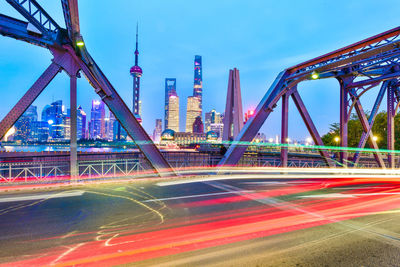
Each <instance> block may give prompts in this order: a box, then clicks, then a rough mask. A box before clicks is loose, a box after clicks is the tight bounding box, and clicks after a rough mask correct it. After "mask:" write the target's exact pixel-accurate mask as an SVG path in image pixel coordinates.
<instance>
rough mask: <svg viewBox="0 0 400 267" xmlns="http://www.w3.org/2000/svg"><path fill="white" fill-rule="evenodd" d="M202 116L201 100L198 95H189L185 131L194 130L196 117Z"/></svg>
mask: <svg viewBox="0 0 400 267" xmlns="http://www.w3.org/2000/svg"><path fill="white" fill-rule="evenodd" d="M198 116H200V117H201V108H200V100H199V98H198V97H195V96H189V97H188V98H187V105H186V129H185V132H187V133H191V132H193V123H194V121H195V119H196V117H198Z"/></svg>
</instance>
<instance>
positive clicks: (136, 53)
mask: <svg viewBox="0 0 400 267" xmlns="http://www.w3.org/2000/svg"><path fill="white" fill-rule="evenodd" d="M138 33H139V23H138V22H136V50H135V66H138V61H139V50H138V43H139V41H138V40H139V34H138Z"/></svg>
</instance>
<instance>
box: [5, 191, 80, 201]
mask: <svg viewBox="0 0 400 267" xmlns="http://www.w3.org/2000/svg"><path fill="white" fill-rule="evenodd" d="M84 193H85V191H83V190H75V191H66V192H61V193H52V194H41V195H30V196H18V197H2V198H0V203H4V202H18V201H29V200H39V199H52V198H63V197H76V196H81V195H83V194H84Z"/></svg>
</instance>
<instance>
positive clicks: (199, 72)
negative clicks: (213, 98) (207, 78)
mask: <svg viewBox="0 0 400 267" xmlns="http://www.w3.org/2000/svg"><path fill="white" fill-rule="evenodd" d="M193 96H194V97H197V98H198V99H199V102H200V117H201V113H202V109H203V69H202V65H201V56H194V84H193Z"/></svg>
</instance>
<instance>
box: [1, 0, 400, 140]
mask: <svg viewBox="0 0 400 267" xmlns="http://www.w3.org/2000/svg"><path fill="white" fill-rule="evenodd" d="M222 2H223V1H222ZM343 3H345V4H344V5H339V4H337V3H336V2H335V3H329V2H327V1H326V2H321V1H319V2H318V1H311V2H310V5H312V6H313V9H312V10H307V9H305V10H304V13H303V14H297V13H296V12H297V10H296V9H301V8H303V9H304V7H302V6H301V5H300V4H299V3H295V4H292V5H288V4H285V3H268V4H265V3H263V2H261V1H255V2H253V3H251V4H250V6H249V7H243V8H242V9H239V7H238V5H236V4H234V5H232V7H230V11H232V12H231V13H230V14H231V16H232V18H230V17H228V18H227V17H222V18H219V17H217V13H219V12H218V10H219V9H222V6H223V4H224V3H217V4H216V8H215V10H214V11H208V10H207V8H206V7H207V4H209V3H207V1H206V2H204V3H202V4H201V5H196V8H197V10H198V12H199V13H204V14H208V15H209V17H210V19H209V20H208V21H207V22H205V23H204V24H199V22H190V23H189V18H188V16H183V17H181V18H180V19H182V20H184V21H185V22H188V23H187V25H182V24H185V23H179V27H172V25H176V20H177V18H174V15H176V14H180V13H182V14H184V13H185V11H187V10H191V9H192V8H193V5H191V4H183V5H180V6H178V5H177V4H174V3H172V4H171V3H170V4H169V5H170V6H167V5H166V4H164V3H160V5H161V7H165V10H166V11H167V12H165V14H164V13H163V14H159V16H156V17H155V18H156V20H155V21H154V22H152V21H150V20H148V19H146V14H148V12H152V11H150V7H149V6H148V5H146V4H144V3H139V4H138V5H137V8H135V9H132V10H134V11H133V12H131V11H129V12H130V13H128V10H129V8H126V7H124V8H121V6H123V5H126V6H130V5H133V4H131V3H129V2H128V1H121V2H119V3H116V4H115V5H116V6H115V7H113V6H110V5H99V6H97V7H96V9H97V10H96V12H98V11H99V10H100V11H102V10H106V9H108V10H109V12H112V9H113V8H115V9H116V10H126V12H122V14H121V18H116V22H115V24H114V22H113V23H110V22H106V21H98V22H96V23H97V24H100V25H99V26H96V27H95V24H96V23H95V22H92V21H85V23H83V25H85V26H82V27H86V28H83V29H82V31H85V41H86V42H87V43H88V44H90V43H91V44H93V43H96V44H97V45H96V48H95V49H94V50H93V51H92V53H93V54H94V55H96V58H98V60H99V62H100V63H101V65H102V66H104V72H105V73H106V74H107V76H108V77H110V79H111V82H112V83H113V84H115V87H116V89H117V91H118V92H119V93H120V94H121V95H122V96H123V98H124V99H125V101H126V102H127V103H128V105H131V104H130V103H129V102H131V101H129V100H130V99H132V78H131V77H130V76H129V75H127V74H126V69H127V68H129V66H131V65H132V60H133V57H132V53H131V51H132V46H133V44H134V26H133V27H132V24H133V25H134V23H132V21H137V20H138V21H140V23H141V25H143V30H141V33H142V34H143V35H141V36H143V37H142V38H141V40H143V41H141V47H142V48H141V50H144V53H143V55H144V56H143V57H142V59H141V62H143V63H141V65H142V67H143V68H145V69H146V77H145V78H144V79H143V80H142V81H141V83H142V86H141V87H142V91H141V93H143V94H142V95H141V99H143V113H144V114H146V115H144V116H145V117H144V122H143V125H144V127H145V129H146V130H147V132H148V133H151V132H152V130H153V128H154V120H155V119H156V118H162V117H163V116H162V112H163V109H162V101H163V100H162V96H161V95H162V92H163V80H164V78H165V77H176V78H177V79H178V88H177V90H178V91H179V96H180V98H181V105H182V107H181V114H180V117H181V118H184V113H182V110H183V112H185V110H186V107H185V105H186V101H183V100H184V99H186V98H187V96H190V95H191V94H192V90H193V73H192V67H193V61H192V60H193V58H192V57H193V55H196V54H201V55H203V57H204V60H205V61H206V62H207V63H206V64H205V66H206V67H205V68H204V72H203V76H204V77H203V78H204V81H205V82H204V84H203V88H204V97H203V98H204V101H203V102H204V105H205V107H203V110H204V111H207V110H211V109H213V108H214V109H216V110H218V111H222V110H223V108H224V107H223V105H224V104H221V103H219V102H221V101H218V98H220V99H223V95H225V94H226V87H227V85H226V79H227V71H228V69H229V68H233V67H237V68H239V69H240V70H241V74H242V75H241V81H242V92H243V95H244V97H243V108H244V110H247V109H249V108H251V107H253V108H254V107H255V106H256V105H257V104H258V102H259V101H260V99H261V97H262V96H263V95H264V94H265V92H266V90H267V89H268V87H269V85H270V84H271V83H272V81H273V80H274V78H275V76H276V75H277V74H278V73H279V71H281V70H282V69H283V68H285V67H289V66H291V65H293V64H296V63H299V62H301V61H303V60H307V59H310V58H312V57H315V56H319V55H321V54H323V53H325V52H328V51H330V50H333V49H336V48H340V47H342V46H345V45H347V44H349V43H352V42H354V41H358V40H360V39H362V38H365V37H368V36H370V35H373V34H376V33H379V32H381V31H383V30H387V29H389V28H393V27H395V26H397V25H398V21H397V18H396V16H397V15H395V14H397V11H398V10H397V9H396V8H393V9H390V10H387V9H384V8H383V7H380V6H379V5H378V4H377V3H375V2H373V1H366V2H364V4H363V6H360V5H358V3H359V2H358V1H346V2H344V1H343ZM393 3H395V2H393ZM46 6H48V10H49V12H50V13H51V15H52V16H53V17H54V18H55V19H56V20H57V21H58V23H60V24H63V19H62V14H61V13H57V12H59V3H58V2H57V3H46ZM80 6H81V10H80V12H81V13H84V14H88V13H89V12H91V11H90V8H92V5H91V4H90V3H85V2H82V3H80ZM255 6H260V8H258V9H257V12H256V13H255V14H253V17H249V16H250V14H249V9H253V10H254V7H255ZM336 6H341V9H340V14H341V18H335V16H334V15H333V14H334V13H335V12H333V11H335V10H337V7H336ZM394 6H396V5H394ZM355 7H357V8H358V9H360V11H362V12H358V13H360V14H358V13H357V14H356V13H355V12H354V8H355ZM0 8H1V9H2V10H4V14H6V15H15V14H16V13H15V11H13V10H12V8H10V7H9V6H8V5H7V3H1V4H0ZM56 10H58V11H57V12H56ZM171 10H172V11H171ZM282 10H287V12H288V15H292V16H288V17H292V18H291V20H290V21H284V20H283V19H282V18H279V17H278V16H277V15H274V13H279V12H277V11H282ZM168 11H171V12H168ZM338 12H339V11H338ZM368 12H374V14H375V17H376V20H372V21H371V22H368V21H367V22H365V23H363V24H360V25H359V24H357V25H355V26H354V27H352V28H351V29H349V28H346V26H345V23H344V22H343V21H349V20H356V19H358V18H360V16H361V14H365V13H368ZM128 14H129V15H128ZM238 15H242V17H243V18H244V19H242V20H241V21H240V22H239V21H238V22H236V21H235V16H236V17H237V16H238ZM266 15H267V16H266ZM16 17H18V15H17V16H16ZM305 18H307V19H305ZM379 18H385V19H379ZM83 19H85V16H83ZM120 19H121V20H129V21H130V22H131V23H128V24H127V26H126V27H127V28H118V29H117V30H115V31H112V30H110V29H111V28H112V27H116V25H117V24H118V27H125V26H120V25H123V23H117V21H118V20H120ZM153 19H154V17H153ZM169 19H171V21H169ZM223 19H227V20H226V21H223ZM297 21H300V22H299V23H297ZM142 22H143V23H142ZM294 22H296V23H297V24H296V25H292V24H293V23H294ZM212 25H220V27H217V28H219V29H214V28H213V27H211V26H212ZM228 25H229V27H230V28H237V30H232V29H230V28H229V29H228ZM232 25H233V26H236V27H232ZM265 25H273V27H265ZM332 25H335V27H334V28H332ZM100 26H101V27H100ZM141 27H142V26H141ZM327 28H328V29H332V30H331V32H330V33H329V35H328V34H326V33H325V32H324V29H327ZM96 29H97V30H96ZM100 29H101V30H100ZM193 29H197V30H196V31H194V30H193ZM339 29H340V30H339ZM105 31H107V32H109V34H110V35H108V36H107V37H106V36H105V35H104V32H105ZM221 31H223V32H224V35H225V37H226V38H225V37H224V38H222V37H221V36H219V35H220V33H221ZM300 32H301V33H300ZM127 33H130V34H127ZM311 36H312V37H313V38H314V39H315V43H316V44H318V45H317V46H315V44H311V43H310V42H309V41H308V39H310V37H311ZM168 37H173V38H168ZM108 40H112V41H113V42H111V43H110V42H108ZM210 40H216V42H210ZM294 40H295V41H296V46H295V47H293V46H289V44H290V43H291V42H293V41H294ZM160 42H163V45H162V46H161V47H159V44H160ZM250 45H251V46H250ZM313 45H314V46H313ZM115 46H117V47H118V49H116V48H115ZM156 46H157V48H158V50H156V49H155V47H156ZM4 47H13V49H11V50H10V49H0V50H1V51H4V52H0V53H1V54H0V56H1V59H2V60H1V63H0V64H1V65H0V75H1V77H2V81H4V82H3V88H4V91H5V94H6V96H5V97H6V99H7V100H9V101H7V103H5V104H4V105H3V106H2V107H1V108H0V117H4V116H5V112H6V110H9V109H10V107H11V106H12V105H14V104H15V103H16V101H17V99H18V97H20V96H21V95H22V94H23V93H24V92H25V91H26V90H27V89H28V87H29V85H30V84H31V83H32V82H33V81H34V80H35V79H37V77H38V76H39V74H40V73H41V72H42V71H43V70H44V69H45V68H46V67H47V65H48V60H49V59H50V56H49V55H48V53H47V51H45V50H43V49H41V48H38V47H30V46H28V45H27V44H24V43H22V42H16V41H15V40H10V39H7V38H3V40H2V42H0V48H4ZM278 50H279V51H278ZM5 51H7V52H5ZM282 51H283V52H282ZM20 55H23V57H21V56H20ZM4 77H5V78H4ZM9 77H10V78H9ZM16 81H18V88H15V84H16ZM68 87H69V86H68V80H67V78H66V77H57V78H56V79H55V80H54V81H53V82H52V83H51V84H50V86H49V88H47V89H46V91H47V92H48V94H47V97H46V96H41V97H39V98H38V100H37V101H36V102H35V103H34V105H37V106H38V108H39V109H41V108H43V107H44V105H45V104H46V103H49V102H51V98H52V95H54V98H53V100H54V99H62V100H63V101H64V102H65V103H66V105H67V106H68V103H69V100H68ZM335 87H337V84H336V83H335V81H326V82H325V81H321V82H316V83H314V84H312V85H311V84H304V86H303V88H300V89H301V90H302V92H304V101H305V102H306V104H307V103H308V104H310V103H313V102H314V101H316V100H318V99H333V98H336V99H337V95H338V94H339V91H338V90H337V89H333V88H335ZM87 88H88V85H86V84H85V81H82V79H80V80H79V81H78V92H82V93H81V94H79V96H78V102H81V101H80V100H79V98H89V99H93V98H94V97H93V96H94V93H93V94H92V95H91V94H90V93H87V92H85V91H90V92H93V90H92V89H91V88H90V89H89V90H84V89H87ZM319 88H324V90H318V89H319ZM61 89H62V90H61ZM303 89H304V90H303ZM9 92H12V93H9ZM210 92H213V93H214V94H215V95H211V94H210ZM247 92H251V93H247ZM373 93H375V92H373ZM158 95H160V96H159V97H158V98H157V99H155V97H154V96H158ZM222 102H223V101H222ZM320 102H324V104H326V107H324V108H326V112H323V113H322V112H319V110H320V109H321V108H322V107H321V105H322V103H321V104H320V105H315V106H313V107H311V106H310V105H308V106H310V113H311V115H312V116H313V118H314V121H315V123H316V124H317V127H318V129H319V130H320V132H321V133H326V132H327V130H328V128H329V124H330V123H333V122H337V121H338V120H339V114H337V113H338V112H337V109H336V107H337V106H338V101H337V103H336V102H334V103H329V101H328V100H327V101H326V102H325V101H320ZM331 102H333V101H331ZM153 103H155V104H154V105H156V106H157V109H155V106H154V105H153ZM368 104H369V103H366V107H367V108H366V109H368V107H370V106H371V105H370V104H369V105H368ZM89 105H90V104H87V103H86V104H84V106H83V108H84V110H89V108H88V106H89ZM158 106H160V107H161V108H158ZM278 108H279V107H278ZM277 118H279V112H276V113H274V114H273V115H272V116H271V118H269V119H268V121H267V124H268V125H269V126H270V127H268V129H266V127H265V126H264V127H263V128H262V132H265V133H266V134H267V135H269V136H274V134H275V133H279V124H278V123H277V120H278V119H277ZM297 120H298V116H297V115H295V114H292V113H291V114H289V134H290V135H292V134H291V131H290V129H295V127H296V126H297V124H296V121H297ZM181 123H185V120H181ZM180 127H182V124H181V126H180ZM265 129H266V130H265ZM274 129H275V130H274ZM273 131H275V132H273ZM296 134H298V135H299V136H298V137H301V136H302V137H306V136H307V135H308V134H307V131H306V129H305V128H304V127H303V126H301V127H299V131H298V133H296ZM295 137H296V136H295Z"/></svg>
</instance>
